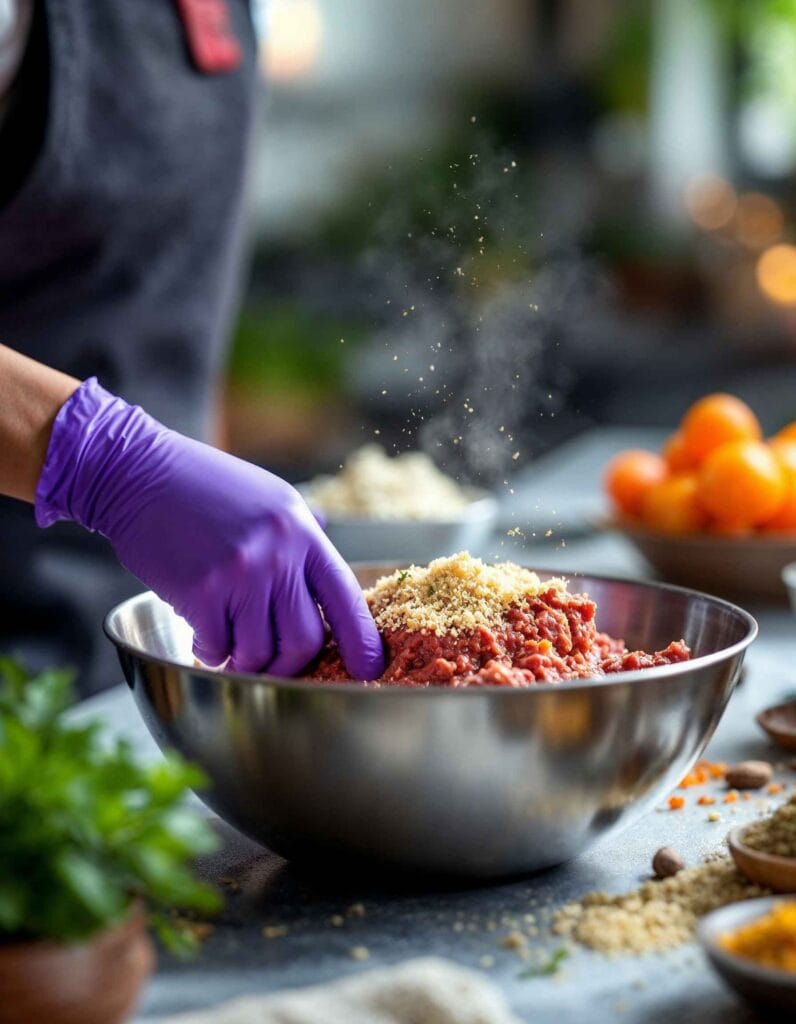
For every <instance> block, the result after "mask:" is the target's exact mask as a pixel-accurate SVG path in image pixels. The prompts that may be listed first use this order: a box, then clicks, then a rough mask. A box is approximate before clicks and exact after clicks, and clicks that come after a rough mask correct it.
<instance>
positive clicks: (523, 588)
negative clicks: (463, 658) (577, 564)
mask: <svg viewBox="0 0 796 1024" xmlns="http://www.w3.org/2000/svg"><path fill="white" fill-rule="evenodd" d="M550 590H559V591H562V592H563V591H565V590H566V581H565V580H563V579H558V578H556V579H551V580H544V581H542V580H541V579H540V578H539V577H538V576H537V574H536V573H535V572H532V571H531V570H530V569H524V568H523V567H522V566H520V565H515V564H514V563H513V562H499V563H496V564H494V565H489V564H488V563H486V562H483V561H482V560H481V559H480V558H473V557H472V556H471V555H469V554H468V553H467V552H466V551H460V552H459V553H458V554H456V555H450V556H449V557H446V558H437V559H435V560H434V561H433V562H431V563H429V565H428V566H417V565H412V566H410V567H409V568H408V569H399V570H396V571H395V572H394V573H392V575H390V576H384V577H382V579H380V580H379V581H378V582H377V583H376V585H375V586H373V587H371V588H370V590H368V591H366V592H365V596H366V598H367V600H368V603H369V604H370V608H371V611H372V613H373V617H374V619H375V620H376V624H377V626H378V627H379V629H380V630H388V629H409V630H412V631H421V630H428V631H431V632H435V633H437V634H439V635H447V636H458V635H459V633H460V632H466V631H472V630H476V629H478V628H489V627H492V626H495V625H496V624H497V623H500V622H501V621H502V620H503V618H504V615H505V612H506V610H507V609H508V608H510V607H511V606H512V605H521V604H522V603H524V602H525V601H526V600H527V599H528V598H529V597H535V596H536V595H538V594H541V593H545V592H548V591H550Z"/></svg>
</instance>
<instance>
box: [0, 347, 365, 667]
mask: <svg viewBox="0 0 796 1024" xmlns="http://www.w3.org/2000/svg"><path fill="white" fill-rule="evenodd" d="M9 351H10V350H2V353H1V355H2V359H3V360H5V364H7V365H8V366H10V367H11V369H12V371H13V372H12V374H11V376H10V378H9V380H8V381H4V383H3V385H2V387H3V389H4V390H0V400H2V399H3V397H4V395H7V396H8V398H9V403H10V407H11V408H10V410H9V412H8V413H7V414H6V415H3V416H0V447H2V448H5V447H7V446H9V447H10V449H11V454H10V455H9V456H7V457H5V461H4V462H0V491H3V492H4V493H6V494H11V495H12V496H14V497H21V498H23V499H24V500H28V501H30V500H35V511H36V519H37V522H38V523H39V525H40V526H49V525H50V524H52V523H54V522H57V521H59V520H71V521H75V522H78V523H80V524H81V525H82V526H84V527H85V528H86V529H88V530H93V531H96V532H98V533H100V534H102V535H103V536H105V537H107V538H108V540H109V541H110V542H111V544H112V546H113V548H114V550H115V552H116V555H117V557H118V558H119V560H120V561H121V562H122V564H123V565H125V566H126V567H127V568H128V569H129V570H130V571H131V572H133V573H134V574H135V575H136V576H137V577H138V578H139V579H140V580H141V581H142V582H143V583H145V584H146V585H147V586H149V587H151V589H152V590H154V591H155V592H156V593H157V594H159V595H160V596H161V597H163V598H164V600H166V601H168V602H169V603H170V604H171V605H172V606H173V607H174V608H175V610H176V611H177V612H178V613H179V614H180V615H182V616H183V617H184V618H186V619H187V620H188V622H189V623H190V624H191V626H192V627H193V629H194V652H195V654H196V655H197V657H199V658H201V659H202V661H204V662H206V663H208V664H212V665H215V664H221V663H222V662H224V661H225V660H226V659H227V658H228V657H229V658H230V667H231V668H232V669H233V670H238V671H242V672H254V671H263V670H268V671H270V672H272V673H274V674H278V675H294V674H296V673H297V672H299V671H301V669H302V668H304V666H305V665H306V664H307V662H309V661H310V660H311V659H312V658H313V657H314V656H315V654H316V653H317V652H318V650H319V649H320V647H321V645H322V643H323V637H324V626H323V620H322V618H321V614H320V611H319V606H320V607H321V608H322V609H323V613H324V616H325V618H326V620H327V622H328V623H329V626H330V627H331V629H332V632H333V634H334V635H335V637H336V639H337V640H338V643H339V644H340V648H341V652H342V654H343V657H344V659H345V661H346V665H347V667H348V669H349V671H350V672H351V674H352V675H353V676H355V677H357V678H361V679H373V678H376V677H377V676H378V675H380V674H381V671H382V667H383V652H382V646H381V640H380V638H379V634H378V631H377V630H376V626H375V624H374V622H373V619H372V617H371V615H370V613H369V611H368V608H367V604H366V602H365V600H364V597H363V595H362V591H361V589H360V587H359V585H358V584H357V582H356V580H355V578H354V575H353V573H352V572H351V570H350V569H349V568H348V566H347V565H346V564H345V562H343V560H342V558H341V557H340V555H339V554H338V553H337V551H336V550H335V548H334V547H333V546H332V544H331V543H330V541H329V540H328V538H327V537H326V536H325V534H324V533H323V531H322V530H321V529H320V527H319V526H318V524H317V522H316V521H315V519H314V518H313V516H312V514H311V513H310V511H309V509H308V508H307V505H306V504H305V502H304V501H303V499H302V498H301V496H300V495H299V494H298V492H297V491H295V489H294V488H292V487H291V486H290V485H289V484H287V483H285V481H283V480H281V479H279V478H278V477H276V476H274V475H273V474H271V473H268V472H267V471H265V470H263V469H260V468H259V467H257V466H253V465H251V464H250V463H247V462H243V461H242V460H240V459H237V458H234V457H233V456H231V455H228V454H226V453H224V452H221V451H218V450H217V449H214V448H211V447H210V446H208V445H204V444H201V443H199V442H198V441H194V440H192V439H190V438H187V437H184V436H183V435H181V434H178V433H177V432H176V431H172V430H169V429H167V428H166V427H165V426H163V425H162V424H161V423H158V422H157V421H156V420H154V419H153V418H152V417H151V416H149V415H147V413H145V412H144V411H143V410H142V409H140V408H138V407H137V406H132V405H129V404H128V403H126V402H124V401H123V400H122V399H120V398H117V397H115V396H114V395H111V394H109V393H108V392H106V391H105V390H104V389H103V388H101V387H100V386H99V385H98V384H97V382H96V381H94V380H89V381H85V382H83V383H82V384H79V382H77V381H75V380H73V379H72V378H69V377H63V375H61V374H57V372H56V371H52V370H49V369H48V368H46V367H40V366H39V364H35V363H34V364H32V366H31V365H29V364H30V362H31V361H30V360H24V357H21V356H17V354H16V353H10V354H9ZM19 360H23V362H19ZM5 364H4V362H2V361H0V375H2V372H3V369H4V365H5ZM59 403H60V404H59ZM26 461H27V462H28V463H29V465H26Z"/></svg>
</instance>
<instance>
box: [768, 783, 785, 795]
mask: <svg viewBox="0 0 796 1024" xmlns="http://www.w3.org/2000/svg"><path fill="white" fill-rule="evenodd" d="M782 789H783V786H782V783H781V782H772V783H770V785H768V786H766V793H768V794H769V795H770V796H776V794H777V793H781V792H782Z"/></svg>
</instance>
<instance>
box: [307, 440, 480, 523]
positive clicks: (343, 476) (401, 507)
mask: <svg viewBox="0 0 796 1024" xmlns="http://www.w3.org/2000/svg"><path fill="white" fill-rule="evenodd" d="M307 500H308V501H309V502H310V504H311V505H314V506H316V507H317V508H318V509H320V510H321V512H324V513H326V515H329V516H347V517H352V518H360V519H380V520H390V519H396V520H398V519H438V520H444V519H449V518H450V517H451V515H455V514H456V513H458V512H461V511H463V510H464V509H465V508H466V507H467V506H468V505H470V504H472V497H471V496H470V494H468V492H467V491H466V490H465V489H464V488H463V487H461V486H460V485H459V484H458V483H457V482H456V481H455V480H453V479H452V478H451V477H449V476H446V475H445V474H444V473H443V472H442V471H441V470H439V469H437V467H436V466H435V465H434V463H433V462H432V460H431V459H430V458H429V456H428V455H426V454H425V453H424V452H405V453H404V454H402V455H397V456H395V458H390V457H389V456H388V455H387V454H386V452H385V451H384V449H383V448H381V447H380V446H379V445H376V444H368V445H364V447H362V448H360V449H359V450H358V451H355V452H353V453H352V454H351V455H349V457H348V459H346V462H345V465H344V466H343V467H342V469H341V470H340V472H339V473H337V474H336V475H335V476H320V477H316V478H315V479H314V480H313V481H311V483H310V485H309V488H308V490H307Z"/></svg>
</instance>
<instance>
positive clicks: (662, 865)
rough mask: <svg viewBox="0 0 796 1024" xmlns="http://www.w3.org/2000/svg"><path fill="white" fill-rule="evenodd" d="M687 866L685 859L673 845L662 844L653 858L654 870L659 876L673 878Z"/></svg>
mask: <svg viewBox="0 0 796 1024" xmlns="http://www.w3.org/2000/svg"><path fill="white" fill-rule="evenodd" d="M684 867H685V861H684V860H683V858H682V857H681V856H680V854H679V853H678V852H677V850H673V849H672V848H671V846H662V847H661V848H660V850H658V852H657V853H656V854H655V856H654V857H653V858H652V870H653V871H654V872H655V874H656V875H657V877H658V878H671V877H672V875H676V874H677V872H678V871H682V870H683V868H684Z"/></svg>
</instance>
